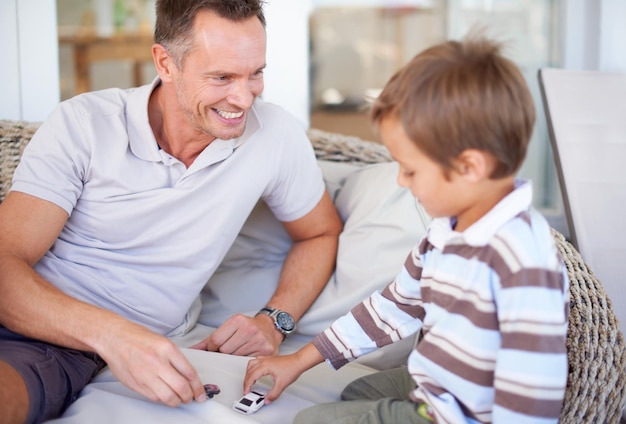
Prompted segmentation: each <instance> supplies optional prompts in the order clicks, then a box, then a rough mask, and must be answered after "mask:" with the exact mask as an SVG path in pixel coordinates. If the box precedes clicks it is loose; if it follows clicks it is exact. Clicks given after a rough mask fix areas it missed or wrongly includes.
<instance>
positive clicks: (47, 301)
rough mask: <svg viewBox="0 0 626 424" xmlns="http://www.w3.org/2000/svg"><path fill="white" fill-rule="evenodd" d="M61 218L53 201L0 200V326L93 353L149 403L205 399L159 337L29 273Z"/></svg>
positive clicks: (187, 367)
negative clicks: (73, 296)
mask: <svg viewBox="0 0 626 424" xmlns="http://www.w3.org/2000/svg"><path fill="white" fill-rule="evenodd" d="M67 218H68V216H67V213H66V212H65V211H64V210H63V209H62V208H60V207H58V206H57V205H54V204H53V203H50V202H47V201H45V200H41V199H38V198H36V197H33V196H30V195H27V194H24V193H19V192H11V193H9V195H8V196H7V197H6V199H5V200H4V202H3V203H2V204H0V324H2V325H4V326H5V327H7V328H9V329H11V330H12V331H15V332H18V333H21V334H23V335H26V336H29V337H32V338H36V339H40V340H44V341H46V342H49V343H54V344H58V345H61V346H66V347H69V348H74V349H80V350H85V351H92V352H96V353H98V354H99V355H100V356H101V357H102V358H103V359H104V360H105V361H106V362H107V364H108V365H109V367H110V368H111V371H112V372H113V374H114V375H115V376H116V377H117V378H118V379H119V380H120V381H121V382H122V383H124V384H125V385H126V386H128V387H129V388H131V389H133V390H135V391H137V392H139V393H141V394H143V395H144V396H146V397H148V398H149V399H152V400H154V401H161V402H163V403H166V404H168V405H171V406H176V405H178V404H180V403H181V402H185V403H186V402H190V401H191V400H192V399H194V398H196V399H197V400H203V399H205V397H204V390H203V387H202V383H201V382H200V380H199V377H198V375H197V373H196V371H195V369H194V368H193V367H192V366H191V364H190V363H189V362H188V361H187V359H186V358H185V356H184V355H183V354H182V352H180V351H179V350H178V348H176V346H175V345H174V344H173V343H171V342H170V341H169V340H168V339H167V338H166V337H163V336H161V335H158V334H155V333H153V332H151V331H149V330H147V329H146V328H144V327H142V326H140V325H138V324H134V323H132V322H130V321H128V320H126V319H124V318H123V317H121V316H119V315H117V314H115V313H113V312H111V311H107V310H104V309H101V308H98V307H96V306H94V305H90V304H88V303H85V302H81V301H79V300H77V299H74V298H72V297H70V296H68V295H66V294H64V293H63V292H61V291H60V290H58V289H57V288H56V287H54V286H53V285H52V284H50V283H49V282H48V281H46V280H44V279H43V278H42V277H41V276H40V275H39V274H37V273H36V272H35V271H34V269H33V268H32V266H33V265H34V264H35V263H36V262H37V261H38V260H39V259H40V258H41V257H42V256H43V255H44V254H45V253H46V252H47V251H48V249H50V246H52V244H53V243H54V242H55V240H56V239H57V237H58V236H59V234H60V232H61V230H62V229H63V226H64V225H65V223H66V221H67Z"/></svg>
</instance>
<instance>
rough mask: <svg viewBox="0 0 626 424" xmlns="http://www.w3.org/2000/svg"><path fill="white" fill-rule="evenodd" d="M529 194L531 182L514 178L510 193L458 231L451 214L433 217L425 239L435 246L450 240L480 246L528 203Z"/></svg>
mask: <svg viewBox="0 0 626 424" xmlns="http://www.w3.org/2000/svg"><path fill="white" fill-rule="evenodd" d="M532 196H533V193H532V184H531V182H530V181H528V180H524V179H520V178H518V179H516V180H515V188H514V190H513V191H512V192H511V193H509V194H508V195H507V196H506V197H504V198H503V199H502V200H501V201H500V202H498V203H497V204H496V205H495V206H494V207H493V208H492V209H491V210H490V211H489V212H487V214H485V216H483V217H482V218H480V219H479V220H478V221H476V222H475V223H474V224H472V225H471V226H470V227H469V228H467V229H466V230H465V231H463V232H462V233H459V232H457V231H454V229H453V227H454V222H455V218H449V217H444V218H435V219H433V221H432V223H431V224H430V227H429V230H428V241H429V242H431V243H432V244H433V245H434V246H435V247H437V248H438V249H442V248H443V247H444V246H445V245H446V244H447V243H451V242H452V243H455V244H459V243H465V244H468V245H470V246H484V245H486V244H488V243H489V241H490V240H491V239H492V237H493V236H494V235H495V234H496V232H498V231H499V230H500V228H501V227H502V226H503V225H504V224H506V223H507V222H509V221H510V220H512V219H513V218H515V217H516V216H517V215H519V214H520V213H522V212H524V211H527V210H528V209H529V208H530V207H531V204H532Z"/></svg>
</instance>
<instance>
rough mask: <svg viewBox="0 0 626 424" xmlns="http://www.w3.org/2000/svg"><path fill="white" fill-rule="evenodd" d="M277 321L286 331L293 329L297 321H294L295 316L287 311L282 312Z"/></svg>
mask: <svg viewBox="0 0 626 424" xmlns="http://www.w3.org/2000/svg"><path fill="white" fill-rule="evenodd" d="M276 322H277V323H278V325H279V326H280V328H282V329H283V330H285V331H291V330H293V328H294V327H295V323H294V322H293V318H292V317H291V315H289V314H288V313H286V312H280V313H279V314H278V315H277V316H276Z"/></svg>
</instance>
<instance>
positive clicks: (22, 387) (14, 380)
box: [0, 361, 28, 424]
mask: <svg viewBox="0 0 626 424" xmlns="http://www.w3.org/2000/svg"><path fill="white" fill-rule="evenodd" d="M27 415H28V391H27V390H26V383H24V380H23V379H22V376H20V374H19V373H18V372H17V371H15V369H14V368H13V367H11V366H10V365H9V364H7V363H6V362H3V361H0V423H2V424H12V423H23V422H26V416H27Z"/></svg>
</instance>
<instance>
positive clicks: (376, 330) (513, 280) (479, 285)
mask: <svg viewBox="0 0 626 424" xmlns="http://www.w3.org/2000/svg"><path fill="white" fill-rule="evenodd" d="M531 199H532V188H531V185H530V183H529V182H524V181H522V180H518V181H516V189H515V190H514V191H513V192H512V193H511V194H509V195H508V196H507V197H505V198H504V199H503V200H502V201H500V203H498V204H497V205H496V206H495V207H494V208H493V209H492V210H491V211H489V212H488V213H487V214H486V215H485V216H484V217H482V218H481V219H480V220H479V221H477V222H476V223H474V224H473V225H472V226H471V227H470V228H468V229H467V230H465V231H464V232H462V233H459V232H456V231H454V230H453V225H452V223H453V220H451V219H449V218H438V219H435V220H433V222H432V223H431V225H430V226H429V228H428V232H427V234H426V236H425V237H424V239H422V240H421V241H420V243H419V244H418V245H417V246H416V247H415V248H414V249H413V251H412V252H411V253H410V254H409V256H408V258H407V260H406V262H405V265H404V267H403V269H402V271H401V272H400V274H399V275H398V276H397V277H396V279H395V280H394V281H393V282H392V283H391V284H389V285H388V286H387V287H386V288H384V289H383V290H382V291H378V292H375V293H374V294H372V295H371V296H370V297H369V298H368V299H366V300H364V301H363V302H362V303H360V304H359V305H357V306H356V307H354V308H353V309H352V311H351V312H349V313H348V314H346V315H345V316H343V317H341V318H339V319H338V320H337V321H335V323H333V325H332V326H331V327H330V328H328V329H327V330H325V331H324V332H323V333H322V334H320V335H318V336H317V337H316V338H315V339H314V340H313V343H314V345H315V346H316V347H317V349H318V350H319V351H320V352H321V354H322V355H323V356H324V357H325V358H326V361H327V362H328V363H329V364H330V365H332V366H333V367H334V368H339V367H341V366H343V365H345V364H346V363H348V362H350V361H352V360H353V359H356V358H357V357H359V356H362V355H364V354H366V353H368V352H371V351H373V350H375V349H377V348H379V347H381V346H384V345H387V344H390V343H393V342H395V341H397V340H399V339H402V338H405V337H409V336H411V335H413V334H415V333H416V332H418V331H420V330H421V331H422V336H421V338H420V340H419V342H418V343H417V345H416V346H415V348H414V350H413V351H412V352H411V354H410V355H409V358H408V370H409V372H410V373H411V375H412V377H413V379H414V380H415V383H416V388H415V390H414V391H413V392H412V393H411V394H410V396H411V398H412V399H413V400H414V401H415V402H426V403H427V404H428V405H429V406H430V408H431V409H432V412H433V413H434V415H435V417H436V420H437V422H439V423H464V422H468V423H490V422H496V423H531V422H532V423H556V422H557V421H558V417H559V414H560V410H561V407H562V401H563V396H564V393H565V385H566V381H567V352H566V343H565V341H566V332H567V316H568V312H567V311H568V305H569V297H568V286H569V283H568V280H567V274H566V272H565V268H564V266H563V264H562V261H561V259H560V255H559V253H558V251H557V248H556V245H555V243H554V239H553V237H552V235H551V232H550V227H549V225H548V223H547V222H546V221H545V219H544V218H543V217H542V216H541V215H540V214H539V213H538V212H537V211H535V210H534V209H532V208H531Z"/></svg>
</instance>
